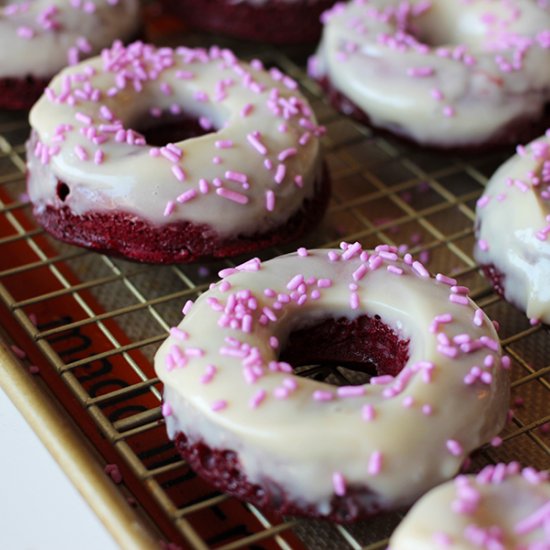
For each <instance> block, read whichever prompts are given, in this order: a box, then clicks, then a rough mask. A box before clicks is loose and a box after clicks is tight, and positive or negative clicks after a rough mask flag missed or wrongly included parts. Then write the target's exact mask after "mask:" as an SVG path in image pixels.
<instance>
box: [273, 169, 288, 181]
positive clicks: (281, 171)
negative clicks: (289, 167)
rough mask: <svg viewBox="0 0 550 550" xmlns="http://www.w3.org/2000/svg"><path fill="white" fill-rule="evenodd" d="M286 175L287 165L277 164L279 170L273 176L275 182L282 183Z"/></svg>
mask: <svg viewBox="0 0 550 550" xmlns="http://www.w3.org/2000/svg"><path fill="white" fill-rule="evenodd" d="M285 175H286V166H285V165H284V164H279V165H278V166H277V170H276V171H275V176H273V179H274V180H275V183H278V184H281V183H282V182H283V180H284V179H285Z"/></svg>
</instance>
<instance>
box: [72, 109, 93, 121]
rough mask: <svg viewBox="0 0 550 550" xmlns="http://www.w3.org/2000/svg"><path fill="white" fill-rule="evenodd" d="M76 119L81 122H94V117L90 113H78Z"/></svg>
mask: <svg viewBox="0 0 550 550" xmlns="http://www.w3.org/2000/svg"><path fill="white" fill-rule="evenodd" d="M74 117H75V118H76V120H78V121H79V122H82V123H83V124H91V123H92V117H91V116H89V115H86V114H84V113H80V112H78V113H76V114H75V116H74Z"/></svg>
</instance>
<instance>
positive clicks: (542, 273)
mask: <svg viewBox="0 0 550 550" xmlns="http://www.w3.org/2000/svg"><path fill="white" fill-rule="evenodd" d="M476 235H477V241H476V246H475V250H474V256H475V258H476V260H477V262H478V263H479V264H480V265H481V266H482V267H483V269H484V271H485V273H486V274H487V275H488V276H489V277H490V279H491V280H492V281H493V284H494V287H495V289H496V291H497V292H498V293H499V294H500V295H501V296H503V297H504V298H505V299H506V300H508V301H509V302H510V303H512V304H514V305H515V306H516V307H518V308H520V309H522V310H523V311H525V312H526V314H527V316H528V317H529V318H530V319H531V321H532V322H533V323H535V322H537V321H543V322H544V323H550V287H549V285H548V281H549V280H550V279H549V278H550V133H548V135H547V136H545V137H542V138H540V139H537V140H535V141H533V142H532V143H530V144H529V145H527V146H520V147H518V148H517V154H516V155H514V156H513V157H512V158H511V159H509V160H508V161H507V162H505V163H504V164H503V165H502V166H501V167H500V168H499V169H498V170H497V171H496V173H495V174H494V175H493V176H492V178H491V179H490V180H489V183H488V184H487V188H486V189H485V192H484V193H483V195H482V196H481V198H480V199H479V200H478V202H477V210H476Z"/></svg>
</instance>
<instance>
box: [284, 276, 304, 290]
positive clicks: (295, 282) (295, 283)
mask: <svg viewBox="0 0 550 550" xmlns="http://www.w3.org/2000/svg"><path fill="white" fill-rule="evenodd" d="M303 282H304V276H303V275H294V277H292V279H290V281H289V282H288V284H287V285H286V288H288V290H295V289H297V288H298V287H299V286H300V285H301V284H302V283H303Z"/></svg>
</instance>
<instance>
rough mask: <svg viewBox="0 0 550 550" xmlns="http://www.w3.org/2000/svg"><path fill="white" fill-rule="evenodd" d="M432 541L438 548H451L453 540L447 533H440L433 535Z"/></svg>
mask: <svg viewBox="0 0 550 550" xmlns="http://www.w3.org/2000/svg"><path fill="white" fill-rule="evenodd" d="M432 539H433V541H434V542H435V544H437V545H438V546H445V547H446V546H451V545H452V543H453V539H452V538H451V537H450V535H448V534H447V533H443V532H441V531H438V532H437V533H434V534H433V535H432Z"/></svg>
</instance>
